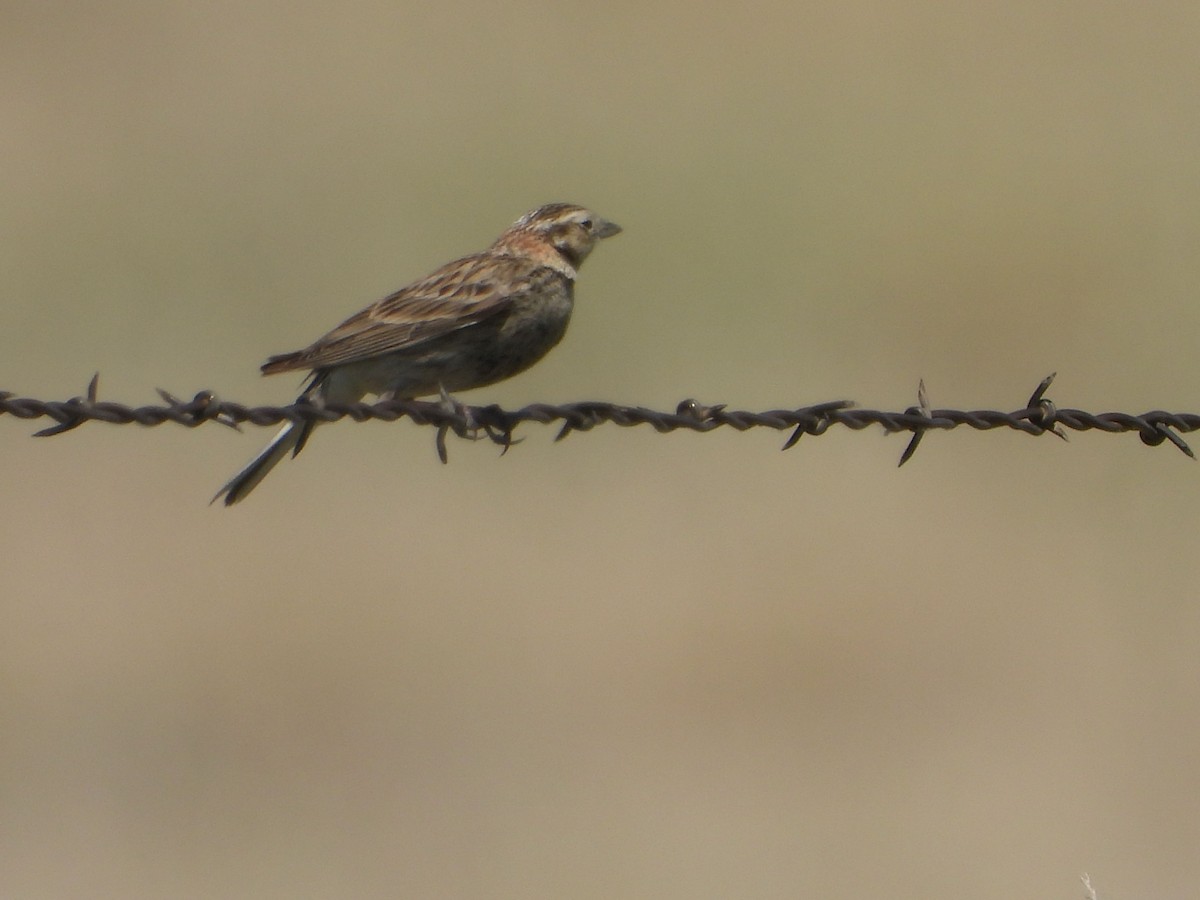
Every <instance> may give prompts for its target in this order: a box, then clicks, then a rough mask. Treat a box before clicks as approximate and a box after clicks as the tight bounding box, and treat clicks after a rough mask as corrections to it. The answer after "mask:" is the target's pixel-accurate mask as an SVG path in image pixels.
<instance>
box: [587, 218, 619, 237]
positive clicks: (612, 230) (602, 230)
mask: <svg viewBox="0 0 1200 900" xmlns="http://www.w3.org/2000/svg"><path fill="white" fill-rule="evenodd" d="M593 233H594V234H595V235H596V237H598V238H606V237H612V236H613V235H614V234H620V233H621V226H620V225H618V224H617V223H616V222H608V221H606V220H604V219H597V220H596V226H595V231H594V232H593Z"/></svg>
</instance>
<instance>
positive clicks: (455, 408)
mask: <svg viewBox="0 0 1200 900" xmlns="http://www.w3.org/2000/svg"><path fill="white" fill-rule="evenodd" d="M438 393H439V395H440V397H441V403H440V405H441V407H442V409H444V410H445V411H446V412H448V413H451V414H453V415H456V416H460V417H461V418H462V420H463V422H462V424H454V425H451V426H450V427H451V428H453V429H454V433H455V434H456V435H458V436H459V437H460V438H466V439H467V440H469V441H477V440H479V439H480V437H481V435H480V434H479V430H480V426H479V423H477V422H476V421H475V416H473V415H472V414H471V407H469V406H467V405H466V404H465V403H463V402H461V401H460V400H457V399H455V398H454V397H451V396H450V392H449V391H447V390H446V386H445V385H443V384H439V385H438Z"/></svg>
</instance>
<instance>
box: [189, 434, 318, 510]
mask: <svg viewBox="0 0 1200 900" xmlns="http://www.w3.org/2000/svg"><path fill="white" fill-rule="evenodd" d="M306 426H307V427H306ZM310 430H311V425H309V424H308V423H298V422H288V423H287V424H286V425H284V426H283V427H282V428H281V429H279V433H278V434H276V435H275V437H274V438H272V439H271V443H269V444H267V446H266V447H264V448H263V450H262V452H261V453H259V454H258V456H256V457H254V459H252V460H250V462H249V463H248V464H247V465H246V467H245V468H244V469H242V471H240V472H238V473H237V474H236V475H234V476H233V477H232V478H231V479H229V483H228V484H226V485H225V487H223V488H221V489H220V490H219V491H217V495H216V497H213V498H212V500H211V501H210V502H212V503H216V502H217V498H218V497H224V498H225V505H226V506H232V505H233V504H235V503H237V502H238V501H239V500H241V499H242V498H244V497H245V496H246V495H247V494H249V493H250V492H251V491H252V490H254V488H255V487H256V486H257V485H258V483H259V482H260V481H262V480H263V479H264V478H266V477H267V473H268V472H270V471H271V470H272V469H273V468H275V466H276V465H277V464H278V463H279V461H280V460H281V459H283V458H284V457H285V456H287V455H288V454H289V453H291V452H292V451H293V450H296V448H297V447H299V446H300V445H301V440H302V438H306V437H308V431H310ZM297 452H299V451H298V450H297Z"/></svg>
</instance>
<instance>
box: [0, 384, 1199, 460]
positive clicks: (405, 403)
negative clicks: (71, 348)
mask: <svg viewBox="0 0 1200 900" xmlns="http://www.w3.org/2000/svg"><path fill="white" fill-rule="evenodd" d="M1053 380H1054V375H1050V376H1049V377H1047V378H1045V379H1043V380H1042V382H1041V383H1040V384H1039V385H1038V387H1037V388H1036V390H1034V392H1033V394H1032V396H1030V398H1029V400H1028V402H1027V403H1026V404H1025V406H1024V407H1022V408H1021V409H1017V410H1014V411H1013V412H1001V411H998V410H954V409H932V408H931V407H930V405H929V400H928V396H927V392H926V389H925V383H924V381H922V382H921V383H920V385H919V387H918V390H917V398H918V405H917V406H914V407H909V408H908V409H906V410H905V411H904V412H884V411H881V410H872V409H859V408H857V407H856V406H855V405H854V404H853V403H851V402H850V401H847V400H834V401H832V402H828V403H818V404H816V405H813V406H802V407H799V408H798V409H772V410H767V411H765V412H750V411H746V410H738V409H730V408H729V407H728V406H726V405H725V404H723V403H721V404H714V405H705V404H701V403H699V402H698V401H696V400H684V401H683V402H682V403H680V404H679V405H678V406H677V407H676V408H675V411H674V412H660V411H656V410H652V409H646V408H645V407H640V406H621V405H619V404H616V403H603V402H595V401H584V402H579V403H564V404H560V405H550V404H544V403H535V404H531V405H529V406H525V407H522V408H521V409H516V410H505V409H501V408H500V407H499V406H465V405H462V404H460V403H458V402H457V401H454V400H453V398H449V397H444V398H441V399H440V400H439V401H433V402H429V401H423V400H385V401H381V402H379V403H373V404H368V403H352V404H332V403H331V404H328V405H324V406H323V405H320V404H315V403H310V402H307V401H299V402H297V403H293V404H290V405H288V406H244V405H243V404H240V403H231V402H229V401H225V400H221V399H219V398H218V397H217V395H216V394H214V393H213V392H212V391H201V392H200V393H198V394H196V395H195V396H194V397H193V398H192V399H191V400H181V399H179V398H178V397H175V396H174V395H172V394H170V393H168V392H166V391H164V390H161V389H159V392H158V393H159V396H160V397H162V399H163V402H164V404H165V405H163V406H138V407H133V406H126V405H124V404H121V403H113V402H109V401H102V400H100V399H99V398H98V390H99V376H98V375H97V376H96V377H93V378H92V380H91V382H90V383H89V384H88V388H87V391H86V393H85V394H84V395H83V396H81V397H73V398H71V399H70V400H65V401H52V400H35V399H31V398H28V397H17V396H16V395H15V394H12V393H10V392H7V391H0V416H3V415H10V416H14V417H16V418H18V419H39V418H49V419H53V420H54V422H55V423H56V424H54V425H52V426H50V427H48V428H43V429H42V430H41V431H38V432H36V433H35V436H36V437H48V436H51V435H56V434H62V433H64V432H67V431H71V430H73V429H75V428H78V427H79V426H80V425H82V424H84V423H85V422H107V423H109V424H112V425H130V424H138V425H145V426H153V425H162V424H164V423H166V422H171V423H174V424H177V425H183V426H186V427H188V428H196V427H198V426H200V425H204V424H206V423H208V422H217V423H219V424H221V425H225V426H228V427H230V428H235V429H239V430H240V426H241V425H242V424H245V423H249V424H251V425H278V424H280V423H281V422H285V421H288V422H301V421H315V422H336V421H339V420H341V419H345V418H348V419H352V420H353V421H355V422H365V421H367V420H368V419H382V420H383V421H385V422H394V421H396V420H397V419H401V418H407V419H409V420H411V421H412V422H414V423H415V424H417V425H432V426H434V428H436V429H437V438H436V446H437V449H438V455H439V457H441V459H442V461H443V462H445V460H446V458H447V454H446V436H447V435H448V434H449V433H451V432H453V433H454V434H456V435H457V436H459V437H463V438H467V439H477V438H479V437H487V438H488V439H489V440H491V441H492V442H493V443H495V444H497V445H499V446H501V447H503V448H504V449H505V450H507V449H508V448H510V447H512V446H513V445H514V444H517V443H519V441H520V439H519V438H516V437H514V436H513V433H514V431H515V430H516V428H517V427H518V426H519V425H522V424H524V423H526V422H537V423H540V424H543V425H545V424H550V423H552V422H561V423H562V425H561V427H560V429H559V431H558V434H557V436H556V438H555V439H556V440H562V439H563V438H565V437H566V436H567V435H569V434H571V433H572V432H577V431H590V430H591V429H593V428H595V427H596V426H597V425H601V424H604V423H609V422H611V423H613V424H616V425H622V426H626V427H632V426H635V425H649V426H651V427H652V428H654V430H655V431H658V432H660V433H664V434H665V433H667V432H672V431H679V430H686V431H697V432H702V433H703V432H709V431H714V430H716V429H718V428H734V429H736V430H738V431H748V430H749V429H751V428H771V429H774V430H776V431H786V430H790V431H791V434H790V435H789V437H788V438H787V440H786V441H785V442H784V444H783V449H784V450H787V449H789V448H791V447H793V446H795V444H796V443H797V442H798V441H799V440H800V438H801V437H803V436H804V435H813V436H816V435H821V434H824V433H825V432H826V431H828V430H829V428H830V427H831V426H833V425H842V426H844V427H846V428H850V429H852V430H854V431H861V430H862V429H864V428H868V427H870V426H872V425H879V426H881V427H882V428H883V429H884V430H885V431H887V432H889V433H890V432H910V433H911V434H912V440H910V441H909V443H908V446H907V447H906V448H905V450H904V453H903V454H902V455H901V457H900V464H901V465H903V464H904V463H906V462H907V461H908V460H910V459H911V458H912V456H913V454H914V453H915V452H916V449H917V446H918V444H920V442H921V440H922V439H923V438H924V436H925V435H926V434H927V433H928V432H930V431H935V430H936V431H949V430H951V429H953V428H959V427H962V426H966V427H969V428H973V429H975V430H977V431H989V430H991V429H994V428H1010V429H1014V430H1016V431H1022V432H1024V433H1026V434H1029V435H1035V436H1036V435H1042V434H1047V433H1049V434H1053V435H1056V436H1057V437H1060V438H1062V439H1063V440H1066V437H1067V434H1066V429H1070V430H1071V431H1102V432H1105V433H1109V434H1115V433H1118V432H1136V433H1137V434H1138V436H1139V437H1140V438H1141V440H1142V442H1143V443H1144V444H1146V445H1147V446H1151V447H1157V446H1158V445H1160V444H1162V443H1164V442H1169V443H1171V444H1172V445H1174V446H1175V447H1176V448H1178V449H1179V450H1180V451H1182V452H1183V453H1185V454H1187V455H1188V456H1189V457H1191V458H1192V459H1195V458H1196V457H1195V454H1194V453H1193V452H1192V450H1191V448H1190V447H1189V446H1188V445H1187V444H1186V443H1185V442H1184V440H1183V438H1182V437H1180V433H1184V434H1186V433H1189V432H1192V431H1197V430H1200V415H1198V414H1195V413H1169V412H1163V411H1161V410H1152V411H1150V412H1146V413H1142V414H1140V415H1132V414H1129V413H1118V412H1112V413H1099V414H1097V413H1090V412H1085V411H1084V410H1081V409H1060V408H1059V407H1058V406H1057V405H1056V404H1055V403H1053V402H1052V401H1051V400H1049V399H1048V398H1047V397H1046V391H1047V390H1048V389H1049V387H1050V385H1051V383H1052V382H1053Z"/></svg>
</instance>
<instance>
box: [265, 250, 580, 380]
mask: <svg viewBox="0 0 1200 900" xmlns="http://www.w3.org/2000/svg"><path fill="white" fill-rule="evenodd" d="M554 277H559V276H558V275H557V273H555V272H553V271H551V270H549V269H547V268H545V267H543V266H541V265H539V264H538V263H537V262H535V261H533V260H530V259H524V258H521V257H516V256H502V255H494V254H488V253H482V254H476V255H474V256H465V257H463V258H462V259H458V260H455V261H454V262H452V263H448V264H447V265H445V266H442V268H440V269H438V270H437V271H435V272H433V273H431V274H430V275H428V276H426V277H425V278H422V279H421V280H420V281H415V282H413V283H412V284H410V285H407V286H406V287H403V288H401V289H400V290H398V291H396V292H395V293H394V294H390V295H389V296H387V297H384V298H383V299H382V300H379V301H378V302H376V303H374V304H372V305H371V306H368V307H367V308H366V309H364V310H362V311H361V312H359V313H356V314H355V315H353V316H351V317H350V318H349V319H347V320H346V321H345V322H343V323H342V324H341V325H339V326H338V327H337V328H335V329H333V330H332V331H330V332H329V333H328V334H326V335H325V336H324V337H322V338H320V339H319V340H317V341H316V342H315V343H314V344H312V345H311V346H310V347H307V348H306V349H304V350H301V351H298V352H296V353H287V354H283V355H281V356H274V357H271V359H269V360H267V362H266V364H264V365H263V371H264V372H266V373H268V374H273V373H275V372H287V371H292V370H295V369H321V368H326V367H328V366H336V365H339V364H341V363H346V362H352V361H357V360H361V359H366V358H369V357H372V356H380V355H382V354H384V353H391V352H393V351H395V350H404V349H408V348H411V347H415V346H417V345H418V344H421V343H424V342H425V341H429V340H433V339H434V338H438V337H441V336H442V335H444V334H448V333H449V332H451V331H454V330H456V329H459V328H463V327H465V326H467V325H473V324H475V323H476V322H481V321H483V320H484V319H487V318H489V317H490V316H494V315H496V314H497V313H500V312H503V311H504V310H507V309H509V308H510V307H511V305H512V303H513V301H514V300H515V299H516V298H517V297H519V296H521V295H522V294H525V293H527V292H529V291H530V290H531V289H532V288H534V287H535V286H536V285H540V284H541V283H542V282H543V281H545V280H548V279H551V278H554Z"/></svg>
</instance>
